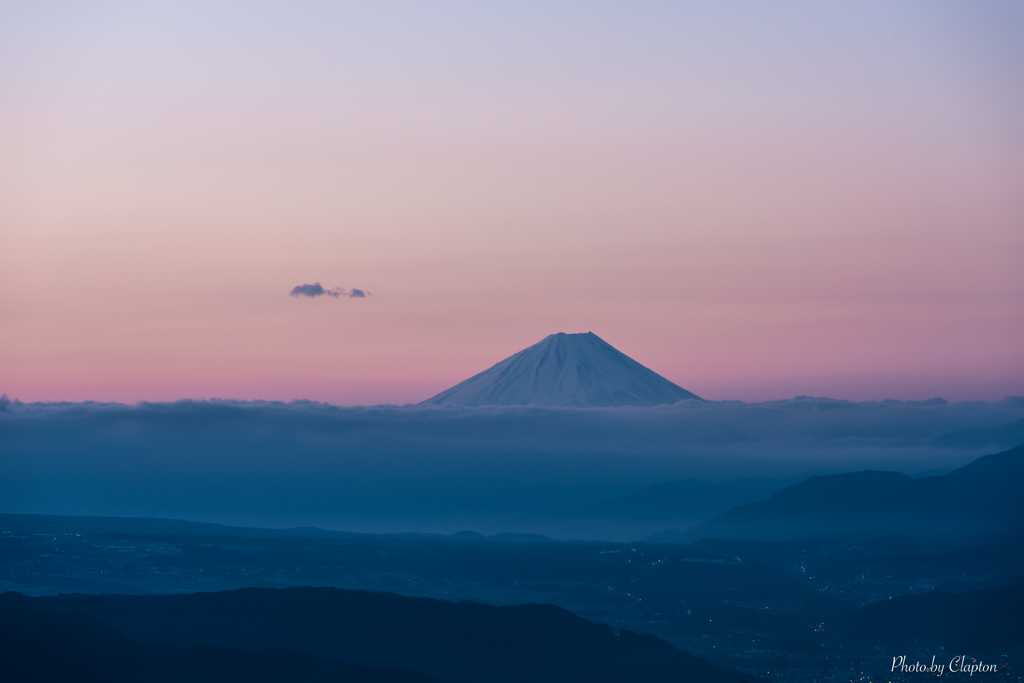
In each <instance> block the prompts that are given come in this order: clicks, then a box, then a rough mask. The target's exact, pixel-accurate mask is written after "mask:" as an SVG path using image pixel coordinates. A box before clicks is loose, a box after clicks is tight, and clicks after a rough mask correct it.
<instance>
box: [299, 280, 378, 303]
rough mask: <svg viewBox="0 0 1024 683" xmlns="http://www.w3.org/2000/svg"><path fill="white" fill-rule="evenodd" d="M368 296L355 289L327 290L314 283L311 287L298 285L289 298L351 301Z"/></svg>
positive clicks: (334, 288) (336, 288) (364, 292)
mask: <svg viewBox="0 0 1024 683" xmlns="http://www.w3.org/2000/svg"><path fill="white" fill-rule="evenodd" d="M367 294H369V292H366V291H363V290H362V289H355V288H353V289H350V290H346V289H345V288H344V287H333V288H331V289H325V288H324V286H323V285H321V284H320V283H319V282H314V283H313V284H311V285H310V284H304V285H296V286H295V287H292V291H291V292H289V296H294V297H307V298H309V299H315V298H316V297H318V296H329V297H333V298H335V299H339V298H341V297H346V298H349V299H365V298H366V295H367Z"/></svg>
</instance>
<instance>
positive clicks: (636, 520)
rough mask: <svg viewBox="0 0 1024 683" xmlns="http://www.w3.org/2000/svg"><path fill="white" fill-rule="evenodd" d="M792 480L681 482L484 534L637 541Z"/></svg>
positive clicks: (533, 515) (517, 520)
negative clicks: (496, 533)
mask: <svg viewBox="0 0 1024 683" xmlns="http://www.w3.org/2000/svg"><path fill="white" fill-rule="evenodd" d="M793 483H795V480H793V479H769V478H747V479H735V480H732V481H727V482H723V483H713V482H710V481H702V480H700V479H683V480H680V481H668V482H663V483H660V484H654V485H652V486H647V487H644V488H642V489H640V490H639V491H635V492H634V493H631V494H629V495H627V496H622V497H620V498H615V499H613V500H609V501H605V502H602V503H598V504H596V505H591V506H589V507H586V508H584V509H582V510H546V511H540V512H530V513H526V514H522V515H519V516H517V517H514V518H512V519H509V520H506V521H504V522H499V523H497V524H493V525H491V526H490V527H488V528H487V531H488V532H495V531H503V532H509V531H511V532H518V533H533V534H544V535H547V536H550V537H552V538H560V539H575V540H584V541H597V540H604V541H607V540H611V541H635V540H636V539H638V538H644V537H646V536H650V535H651V534H652V533H655V532H658V531H661V530H662V529H665V528H666V527H669V526H671V527H674V528H677V529H678V528H686V527H690V526H693V525H694V524H698V523H699V522H703V521H705V520H708V519H711V518H712V517H716V516H718V515H720V514H722V513H723V512H725V511H726V510H728V509H729V508H732V507H735V506H737V505H743V504H744V503H753V502H756V501H760V500H764V499H765V498H767V497H769V496H770V495H772V494H773V493H776V492H777V491H779V490H780V489H783V488H785V487H786V486H788V485H790V484H793Z"/></svg>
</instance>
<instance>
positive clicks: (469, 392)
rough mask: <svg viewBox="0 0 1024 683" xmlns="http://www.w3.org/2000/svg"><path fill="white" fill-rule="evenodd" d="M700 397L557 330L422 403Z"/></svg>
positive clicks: (602, 402)
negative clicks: (555, 332) (556, 332)
mask: <svg viewBox="0 0 1024 683" xmlns="http://www.w3.org/2000/svg"><path fill="white" fill-rule="evenodd" d="M699 398H700V397H698V396H697V395H696V394H694V393H692V392H689V391H687V390H686V389H683V388H682V387H680V386H678V385H676V384H673V383H672V382H670V381H669V380H667V379H665V378H664V377H662V376H661V375H659V374H658V373H656V372H654V371H653V370H650V369H648V368H646V367H644V366H643V365H641V364H640V363H637V362H636V361H635V360H633V359H632V358H630V357H629V356H627V355H626V354H624V353H622V352H620V351H618V350H617V349H615V348H614V347H613V346H612V345H611V344H609V343H608V342H606V341H604V340H603V339H601V338H600V337H598V336H597V335H596V334H594V333H593V332H587V333H585V334H565V333H563V332H559V333H558V334H552V335H550V336H548V337H545V338H544V339H542V340H541V341H540V342H538V343H536V344H534V345H533V346H531V347H529V348H526V349H523V350H522V351H520V352H519V353H517V354H515V355H514V356H509V357H508V358H506V359H505V360H503V361H501V362H500V363H498V364H497V365H495V366H493V367H491V368H489V369H487V370H484V371H483V372H481V373H480V374H478V375H475V376H473V377H470V378H469V379H467V380H466V381H465V382H461V383H460V384H456V385H455V386H454V387H451V388H450V389H447V390H446V391H442V392H441V393H440V394H438V395H436V396H434V397H433V398H430V399H427V400H426V401H424V402H423V405H449V404H450V405H465V406H512V405H533V406H575V407H614V406H655V405H661V404H665V403H676V402H677V401H682V400H685V399H699Z"/></svg>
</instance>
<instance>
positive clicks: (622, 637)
mask: <svg viewBox="0 0 1024 683" xmlns="http://www.w3.org/2000/svg"><path fill="white" fill-rule="evenodd" d="M0 606H2V612H3V614H4V615H5V619H6V622H5V623H7V624H11V623H19V622H20V623H22V624H26V623H27V624H30V626H29V627H27V628H25V627H23V628H21V629H20V631H19V632H20V634H21V636H20V637H21V638H22V640H23V641H26V642H27V643H28V647H30V648H35V649H36V650H37V651H40V652H52V653H57V654H58V658H61V657H62V658H64V659H66V660H68V661H70V660H72V659H83V658H84V660H87V662H86V663H87V664H89V665H90V666H92V667H93V668H94V669H95V670H97V671H98V672H102V671H104V668H103V667H106V670H109V671H118V668H119V667H121V668H129V669H130V668H131V667H132V666H137V667H141V668H143V669H146V668H147V667H159V666H163V665H164V664H165V663H167V662H173V663H174V666H178V667H179V668H180V669H181V670H182V671H187V670H188V668H189V667H194V666H201V667H206V669H205V670H208V671H211V670H216V667H219V666H228V665H229V664H228V663H229V662H232V661H234V662H237V663H238V665H239V667H241V668H240V669H236V672H237V670H243V671H244V670H245V669H246V668H247V667H250V666H251V667H259V666H261V665H267V666H289V665H290V664H294V665H295V666H296V667H298V669H297V670H307V669H308V670H309V671H310V672H312V674H311V675H316V676H324V678H323V680H328V678H327V676H329V675H337V676H341V675H342V674H346V675H347V673H346V672H345V671H341V670H332V669H331V666H332V665H331V664H329V662H349V663H356V664H360V665H363V666H364V667H365V666H371V667H381V666H390V667H402V668H405V669H410V670H413V671H417V672H419V673H422V674H427V675H430V676H434V677H437V678H443V679H446V680H464V681H481V682H484V681H519V680H531V681H649V680H664V681H700V682H702V683H704V682H707V683H715V682H722V683H726V682H727V681H730V682H734V683H735V682H736V681H739V680H741V679H747V680H749V678H750V677H749V676H746V677H745V676H744V675H743V674H740V673H738V672H733V671H730V670H728V669H725V668H722V667H717V666H714V665H712V664H709V663H708V662H706V661H703V660H701V659H698V658H696V657H693V656H691V655H689V654H687V653H685V652H682V651H681V650H678V649H676V648H674V647H672V646H671V645H669V644H668V643H666V642H664V641H663V640H660V639H658V638H656V637H654V636H650V635H637V634H635V633H632V632H630V631H628V630H623V631H621V632H620V633H619V634H618V635H614V634H613V632H612V629H611V628H610V627H608V626H605V625H603V624H596V623H593V622H591V621H588V620H586V619H583V618H581V617H578V616H575V615H573V614H571V613H570V612H567V611H566V610H564V609H561V608H559V607H555V606H553V605H520V606H515V607H493V606H489V605H481V604H478V603H473V602H461V603H450V602H445V601H442V600H432V599H424V598H410V597H405V596H399V595H394V594H390V593H376V592H368V591H345V590H338V589H334V588H290V589H284V590H277V589H259V588H248V589H242V590H236V591H225V592H219V593H195V594H191V595H159V596H125V595H81V594H76V595H61V596H56V597H45V598H27V597H25V596H23V595H20V594H16V593H6V594H4V595H3V596H2V601H0ZM123 634H131V636H132V639H131V640H129V639H127V638H126V637H125V636H124V635H123ZM254 650H255V651H256V652H253V651H254ZM96 653H98V654H96ZM296 653H301V654H296ZM303 655H304V656H303ZM314 658H315V659H314ZM53 660H54V658H53V657H52V656H49V657H47V658H46V661H53ZM321 660H325V661H321ZM210 667H213V668H210ZM146 670H148V669H146ZM352 671H353V672H355V673H354V677H353V678H351V679H349V678H341V677H339V678H338V679H337V680H367V681H369V680H381V681H384V680H395V681H404V680H409V681H413V680H422V679H417V678H416V677H414V676H412V675H411V674H408V673H407V672H403V671H396V670H394V669H392V670H387V671H381V670H379V669H366V668H355V667H353V668H352ZM332 672H333V673H332ZM119 675H125V673H124V672H122V673H120V674H119ZM358 676H362V678H358ZM388 677H390V678H388ZM26 680H27V679H26ZM140 680H144V679H140ZM239 680H241V679H239ZM316 680H320V679H316Z"/></svg>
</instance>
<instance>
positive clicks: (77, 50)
mask: <svg viewBox="0 0 1024 683" xmlns="http://www.w3.org/2000/svg"><path fill="white" fill-rule="evenodd" d="M211 8H212V9H211ZM1022 46H1024V10H1022V9H1021V8H1020V7H1019V6H1017V5H1014V4H1010V3H1005V4H991V5H986V6H984V7H981V6H979V5H976V4H971V5H962V4H959V5H958V4H943V3H936V2H922V3H916V4H915V3H907V4H901V5H900V6H899V7H894V6H891V5H890V4H888V3H879V4H872V3H856V4H852V3H851V5H850V6H848V7H846V8H845V9H842V8H837V7H831V6H830V7H822V6H821V5H820V4H818V3H808V4H793V5H787V6H786V7H785V8H784V9H780V8H779V7H775V8H771V9H769V8H768V7H766V6H763V5H761V4H756V3H755V4H739V5H730V4H718V3H716V5H715V7H713V8H705V9H703V10H695V9H680V8H678V7H676V6H674V5H670V6H663V5H660V4H649V5H637V4H636V3H622V4H621V5H618V6H603V7H602V8H601V9H597V8H594V7H592V6H591V5H590V4H589V3H582V4H564V5H549V4H544V5H540V4H538V5H531V4H528V3H525V4H521V3H516V7H515V8H514V9H512V8H507V9H504V10H501V9H495V8H493V7H492V8H490V9H484V8H481V7H479V6H477V4H465V5H458V4H453V5H444V6H443V9H438V7H437V6H435V8H434V9H432V10H428V9H426V8H425V6H418V7H417V6H408V5H388V4H382V3H373V4H367V5H364V6H359V5H346V8H345V9H339V8H336V7H333V6H332V4H317V3H307V4H301V5H292V6H290V7H288V8H285V7H284V6H278V7H276V8H274V7H272V6H269V5H262V4H252V3H246V4H230V3H222V4H217V5H213V6H211V5H209V4H207V3H197V4H192V5H190V4H187V3H185V4H179V3H174V4H173V5H172V4H170V3H169V4H168V5H167V6H166V7H165V8H164V9H160V8H157V7H147V8H140V7H137V6H134V5H132V4H113V3H112V4H103V3H98V4H92V3H90V6H89V7H88V8H84V7H80V6H70V7H60V8H59V9H58V7H57V6H55V5H54V6H50V5H47V4H45V3H29V4H24V5H19V6H12V5H8V6H5V7H4V8H3V9H0V101H2V102H3V103H4V104H3V106H2V107H0V150H3V151H2V152H0V290H2V294H0V349H2V354H0V392H6V393H7V394H9V395H10V396H11V397H19V398H21V399H22V400H87V399H93V400H118V401H129V402H131V401H137V400H168V399H177V398H185V397H191V398H204V397H224V398H246V399H249V398H264V399H284V400H289V399H295V398H310V399H317V400H325V401H330V402H334V403H341V404H361V403H380V402H391V403H405V402H415V401H420V400H423V399H426V398H428V397H429V396H431V395H433V394H435V393H437V392H439V391H441V390H442V389H444V388H446V387H448V386H450V385H452V384H454V383H456V382H458V381H461V380H462V379H465V378H466V377H468V376H470V375H472V374H475V373H476V372H479V371H481V370H483V369H485V368H486V367H488V366H490V365H492V364H493V363H495V362H497V361H499V360H501V359H502V358H504V357H506V356H508V355H510V354H512V353H514V352H516V351H518V350H520V349H521V348H523V347H525V346H528V345H530V344H532V343H535V342H537V341H539V340H540V339H541V338H542V337H544V336H546V335H547V334H550V333H553V332H559V331H564V332H586V331H593V332H595V333H596V334H598V335H599V336H601V337H602V338H604V339H605V340H606V341H608V342H609V343H611V344H612V345H614V346H616V347H617V348H618V349H620V350H621V351H623V352H624V353H627V354H629V355H630V356H632V357H633V358H635V359H636V360H638V361H639V362H641V363H643V364H645V365H647V366H648V367H650V368H652V369H653V370H655V371H657V372H659V373H661V374H663V375H664V376H666V377H668V378H669V379H671V380H672V381H674V382H676V383H678V384H680V385H681V386H683V387H685V388H686V389H689V390H691V391H694V392H695V393H697V394H699V395H701V396H703V397H705V398H711V399H742V400H765V399H775V398H788V397H791V396H794V395H797V394H812V395H828V396H833V397H836V398H848V399H883V398H904V399H921V398H928V397H932V396H943V397H945V398H947V399H950V400H973V399H984V400H998V399H1000V398H1002V397H1004V396H1006V395H1008V394H1018V395H1019V394H1024V353H1022V351H1021V349H1022V348H1024V343H1022V341H1021V340H1022V339H1024V268H1022V267H1021V265H1020V264H1021V263H1022V262H1024V126H1021V125H1020V121H1022V120H1024V47H1022ZM312 282H320V283H322V284H323V285H324V286H325V287H345V288H352V287H359V288H361V289H365V290H369V291H370V292H372V293H373V295H372V296H371V297H368V298H366V299H332V298H328V297H320V298H317V299H296V298H292V297H289V296H288V292H289V291H290V290H291V288H292V287H294V286H295V285H299V284H303V283H312Z"/></svg>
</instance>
